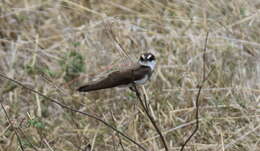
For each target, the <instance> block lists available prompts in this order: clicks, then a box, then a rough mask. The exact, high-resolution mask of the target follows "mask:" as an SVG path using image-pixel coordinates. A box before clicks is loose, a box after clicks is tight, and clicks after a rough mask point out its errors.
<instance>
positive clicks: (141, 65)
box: [77, 52, 156, 92]
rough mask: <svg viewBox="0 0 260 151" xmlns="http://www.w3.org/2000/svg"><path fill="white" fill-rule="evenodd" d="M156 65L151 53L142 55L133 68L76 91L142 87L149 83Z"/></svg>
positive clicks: (111, 74)
mask: <svg viewBox="0 0 260 151" xmlns="http://www.w3.org/2000/svg"><path fill="white" fill-rule="evenodd" d="M155 65H156V58H155V56H154V55H153V54H152V53H149V52H148V53H143V54H142V55H141V56H140V58H139V60H138V62H137V63H135V64H134V65H133V66H131V67H129V68H127V69H122V70H117V71H114V72H112V73H110V74H108V75H107V76H106V77H105V78H103V79H101V80H98V81H93V82H90V83H87V84H85V85H83V86H81V87H79V88H78V89H77V91H79V92H91V91H96V90H101V89H108V88H114V87H129V88H130V89H131V90H134V89H133V88H134V87H133V86H134V85H143V84H145V83H146V82H147V81H150V78H151V76H152V73H153V72H154V69H155Z"/></svg>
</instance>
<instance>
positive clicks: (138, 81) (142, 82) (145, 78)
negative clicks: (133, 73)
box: [134, 75, 148, 84]
mask: <svg viewBox="0 0 260 151" xmlns="http://www.w3.org/2000/svg"><path fill="white" fill-rule="evenodd" d="M147 80H148V75H145V76H144V77H143V78H142V79H140V80H136V81H134V82H135V84H144V83H145V82H146V81H147Z"/></svg>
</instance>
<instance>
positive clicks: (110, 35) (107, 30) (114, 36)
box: [106, 23, 134, 62]
mask: <svg viewBox="0 0 260 151" xmlns="http://www.w3.org/2000/svg"><path fill="white" fill-rule="evenodd" d="M106 27H107V28H106V34H107V35H108V37H110V38H111V39H112V40H113V41H114V42H115V43H116V44H117V45H118V46H119V48H120V49H121V51H122V52H123V54H124V55H125V56H126V57H127V58H128V59H129V60H130V61H131V62H134V61H133V59H132V58H131V57H130V56H129V55H128V54H127V51H126V50H125V49H124V47H123V46H122V44H121V43H120V42H119V41H118V39H117V38H116V35H115V33H114V32H113V30H112V29H111V25H110V24H108V23H107V26H106Z"/></svg>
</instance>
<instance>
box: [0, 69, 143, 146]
mask: <svg viewBox="0 0 260 151" xmlns="http://www.w3.org/2000/svg"><path fill="white" fill-rule="evenodd" d="M0 76H1V77H2V78H4V79H7V80H9V81H12V82H13V83H15V84H17V85H19V86H21V87H23V88H25V89H27V90H29V91H31V92H33V93H36V94H38V95H40V96H42V97H44V98H46V99H47V100H49V101H51V102H52V103H54V104H57V105H58V106H60V107H62V108H64V109H67V110H70V111H73V112H76V113H80V114H83V115H86V116H88V117H89V118H92V119H95V120H97V121H99V122H101V123H103V124H104V125H105V126H107V127H109V128H111V129H112V130H113V131H116V132H117V133H119V134H120V135H121V136H123V137H125V138H126V139H128V140H129V141H130V142H132V143H134V144H135V145H137V146H138V147H139V148H141V149H142V150H144V151H146V149H145V148H144V147H143V146H142V145H140V144H139V143H137V142H136V141H134V140H133V139H131V138H130V137H128V136H127V135H125V134H124V133H123V132H121V131H119V130H117V129H116V128H114V127H113V126H111V125H110V124H108V123H107V122H105V121H104V120H102V119H100V118H98V117H96V116H94V115H91V114H89V113H87V112H82V111H79V110H76V109H73V108H71V107H69V106H67V105H65V104H62V103H60V102H59V101H57V100H55V99H53V98H50V97H48V96H46V95H44V94H42V93H40V92H38V91H36V90H34V89H32V88H29V87H27V86H25V85H23V84H22V83H21V82H19V81H17V80H14V79H12V78H9V77H7V76H5V75H4V74H2V73H0Z"/></svg>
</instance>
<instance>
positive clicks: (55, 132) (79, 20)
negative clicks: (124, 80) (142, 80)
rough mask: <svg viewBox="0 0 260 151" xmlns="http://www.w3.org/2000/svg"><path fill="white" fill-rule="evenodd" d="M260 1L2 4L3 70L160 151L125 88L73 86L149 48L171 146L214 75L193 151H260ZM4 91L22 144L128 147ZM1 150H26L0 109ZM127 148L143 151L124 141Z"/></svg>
mask: <svg viewBox="0 0 260 151" xmlns="http://www.w3.org/2000/svg"><path fill="white" fill-rule="evenodd" d="M259 9H260V3H259V1H258V0H228V1H227V0H218V1H216V0H206V1H205V0H197V1H192V0H186V1H183V0H161V1H156V0H131V1H130V0H128V1H125V0H124V1H122V0H56V1H52V0H2V1H1V2H0V70H1V73H4V74H5V75H7V76H8V77H11V78H14V79H16V80H19V81H21V82H22V83H23V84H24V85H26V86H29V87H31V88H33V89H35V90H38V91H40V92H42V93H43V94H45V95H47V96H50V97H52V98H55V99H57V100H59V101H60V102H62V103H65V104H67V105H69V106H71V107H73V108H75V109H78V110H80V111H85V112H88V113H91V114H93V115H96V116H99V117H100V118H102V119H104V120H105V121H107V122H108V123H110V124H111V125H113V126H115V127H116V128H118V129H119V130H121V131H122V132H124V133H125V134H127V135H128V136H130V137H131V138H133V139H134V140H136V141H137V142H139V143H141V144H142V145H144V146H145V148H147V150H149V151H150V150H151V151H159V150H164V149H163V146H162V144H161V143H160V140H159V137H158V134H157V133H156V131H155V130H154V128H153V127H152V125H151V123H150V122H149V120H148V119H147V117H146V116H145V114H144V113H143V111H142V110H141V107H140V105H139V104H138V101H137V98H136V97H135V95H134V94H133V93H132V92H131V91H129V90H128V89H111V90H102V91H99V92H93V93H88V94H79V93H77V92H76V91H75V88H76V87H77V86H79V85H81V84H82V83H84V82H87V81H89V80H92V79H93V78H95V77H100V76H103V75H105V74H106V73H107V72H109V71H111V70H115V69H117V68H121V67H124V66H125V65H128V64H130V61H129V59H128V57H126V56H125V54H124V53H123V51H122V50H121V49H120V47H119V46H118V45H117V43H116V42H115V40H114V39H113V38H112V37H113V36H112V35H111V32H109V31H110V30H112V31H113V32H112V33H113V34H114V37H116V39H117V40H118V41H119V43H120V44H121V45H122V47H123V48H124V49H125V50H126V52H127V54H128V55H129V56H130V57H131V58H132V59H133V60H136V59H137V58H138V56H139V55H140V54H141V53H142V52H146V51H151V52H153V53H154V54H155V55H156V57H157V61H158V66H157V69H156V72H155V74H154V75H153V79H152V82H151V83H150V84H148V85H146V86H145V88H146V91H147V95H148V97H149V102H150V105H151V109H152V113H153V116H154V118H155V119H156V121H157V123H158V125H159V126H160V128H161V130H162V132H163V133H164V135H165V137H166V140H167V143H168V145H169V148H170V150H179V149H180V147H181V145H182V143H183V142H184V141H185V140H186V139H187V137H188V136H189V135H190V134H191V132H192V130H193V128H194V127H195V116H194V115H195V112H194V111H195V110H194V102H195V96H196V93H197V88H196V87H197V85H198V84H199V83H200V81H201V79H202V54H203V51H202V50H203V45H204V43H205V36H206V32H207V31H209V32H210V34H209V41H208V45H207V54H206V55H207V60H206V64H207V72H208V71H210V69H211V68H212V67H214V68H215V70H214V71H213V73H212V74H211V75H210V77H209V79H208V81H207V82H206V83H205V85H204V88H203V91H202V95H201V99H200V107H201V108H200V127H199V130H198V132H197V133H196V135H195V136H194V137H193V138H192V140H191V142H189V144H188V146H187V147H186V150H194V151H195V150H200V151H202V150H203V151H259V148H260V136H259V134H260V118H259V116H260V103H259V100H260V96H259V94H260V89H259V88H260V87H259V85H260V51H259V50H260V30H259V29H260V15H259V13H260V12H259ZM0 82H1V85H0V94H1V96H2V98H1V102H2V103H3V105H4V107H5V109H6V110H7V113H8V115H9V118H10V119H11V121H12V122H13V124H14V126H15V127H17V128H19V129H18V132H19V135H20V137H21V140H22V144H23V146H24V147H25V150H28V151H29V150H42V151H52V150H57V151H58V150H84V148H85V147H86V146H89V145H91V146H92V147H93V150H95V151H99V150H122V148H121V147H120V146H119V145H118V144H119V140H120V139H119V137H118V135H117V134H116V133H115V132H113V131H112V130H111V129H109V128H107V127H106V126H104V125H103V124H101V123H99V122H97V121H95V120H93V119H90V118H88V117H86V116H83V115H80V114H76V113H73V112H69V111H68V110H65V109H62V108H60V107H59V106H57V105H55V104H52V103H51V102H49V101H48V100H46V99H44V98H42V97H40V96H39V95H37V94H34V93H32V92H30V91H28V90H26V89H24V88H21V87H19V86H16V85H14V84H13V83H11V82H10V81H7V80H4V79H2V78H1V79H0ZM0 116H1V118H0V123H1V124H0V132H1V133H0V150H1V151H14V150H20V149H19V143H18V141H17V137H16V136H15V133H14V130H13V129H12V128H11V126H10V123H8V121H7V120H6V116H5V115H4V112H3V109H2V108H1V112H0ZM120 138H121V139H122V140H121V141H122V144H123V146H124V149H125V150H129V151H130V150H131V151H134V150H140V149H139V148H138V147H136V146H135V145H134V144H132V143H131V142H129V141H127V140H126V139H124V138H122V137H120Z"/></svg>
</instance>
